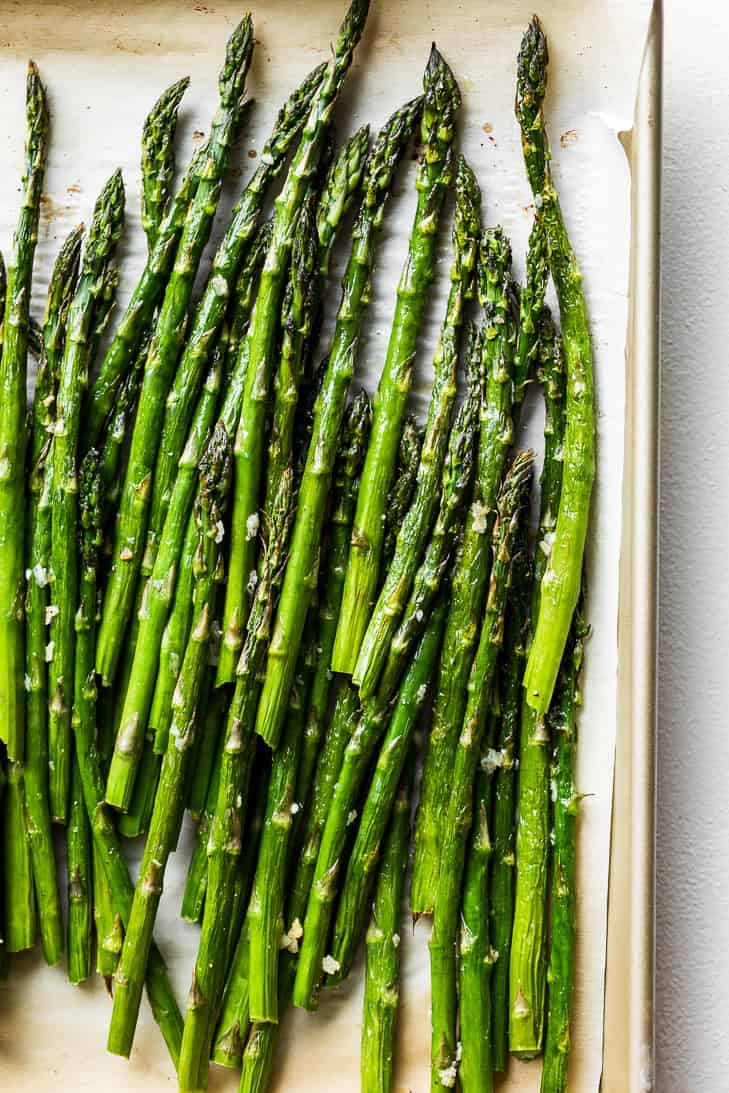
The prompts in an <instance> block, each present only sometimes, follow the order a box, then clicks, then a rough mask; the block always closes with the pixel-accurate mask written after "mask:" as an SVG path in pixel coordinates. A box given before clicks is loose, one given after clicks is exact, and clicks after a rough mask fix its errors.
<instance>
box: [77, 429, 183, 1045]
mask: <svg viewBox="0 0 729 1093" xmlns="http://www.w3.org/2000/svg"><path fill="white" fill-rule="evenodd" d="M99 459H100V457H99V455H98V453H97V452H96V449H94V448H92V449H90V450H89V452H88V453H87V455H86V456H85V457H84V460H83V463H82V467H81V483H82V489H81V494H80V503H81V506H82V508H81V529H82V547H81V554H82V563H83V564H82V567H81V582H80V610H79V613H78V617H77V622H78V626H79V647H78V649H77V657H76V672H77V677H78V683H77V687H76V706H75V711H74V718H73V732H74V737H75V741H76V759H77V763H78V769H79V774H80V777H81V788H82V792H83V798H84V803H85V805H86V812H87V814H88V817H89V820H90V823H91V833H92V836H93V840H94V846H95V848H96V850H97V860H100V861H101V863H102V866H103V868H104V871H105V873H106V878H107V881H108V884H109V887H110V889H111V894H112V899H113V903H114V906H115V908H116V911H117V913H118V915H119V917H120V919H121V922H122V924H123V925H126V924H127V923H128V922H129V914H130V911H131V907H132V899H133V896H134V882H133V881H132V878H131V876H130V874H129V869H128V867H127V864H126V861H125V858H124V854H123V852H122V849H121V845H120V842H119V837H118V835H117V833H116V829H115V827H114V822H113V820H112V817H111V812H110V810H109V808H108V806H107V805H106V804H105V802H104V778H103V775H102V772H101V764H100V760H99V751H98V748H97V741H96V723H95V717H94V703H95V698H96V686H95V676H94V673H93V671H92V668H93V663H94V641H95V631H96V591H95V588H96V578H97V573H98V546H99V542H100V541H101V534H100V529H99V525H98V519H99V514H100V512H101V510H102V509H103V504H102V500H101V498H99V497H98V491H99V489H100V481H101V477H100V471H99ZM84 665H87V666H89V667H88V669H87V674H86V675H84V674H83V667H84ZM147 992H148V994H149V999H150V1003H151V1005H152V1012H153V1014H154V1017H155V1020H156V1021H157V1022H158V1024H159V1026H160V1029H161V1031H162V1035H163V1036H164V1038H165V1042H166V1044H167V1047H168V1049H169V1051H170V1055H171V1056H172V1059H173V1061H174V1062H175V1064H177V1060H178V1058H179V1051H180V1041H181V1037H182V1016H181V1014H180V1012H179V1010H178V1008H177V1004H176V1002H175V996H174V993H173V991H172V986H171V984H170V982H169V980H168V978H167V970H166V968H165V965H164V961H163V959H162V956H161V954H160V952H159V950H158V949H157V947H156V946H155V945H153V946H152V948H151V950H150V954H149V961H148V964H147Z"/></svg>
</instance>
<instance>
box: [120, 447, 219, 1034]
mask: <svg viewBox="0 0 729 1093" xmlns="http://www.w3.org/2000/svg"><path fill="white" fill-rule="evenodd" d="M229 479H230V449H229V446H228V444H227V438H226V441H225V443H222V444H221V445H220V446H219V447H217V446H215V445H211V446H210V448H209V449H208V452H207V455H206V458H205V460H204V462H203V464H202V465H201V467H200V493H199V498H198V502H197V505H196V523H197V532H198V544H197V552H196V556H195V563H194V565H195V594H194V603H193V624H192V629H191V631H190V637H189V639H188V642H187V647H186V649H185V655H184V658H183V661H182V666H181V668H180V676H179V679H178V681H177V687H176V689H175V694H174V696H173V700H172V701H173V716H172V724H171V726H170V732H169V742H168V745H167V751H166V752H165V755H164V759H163V761H162V770H161V772H160V780H159V788H158V790H157V795H156V797H155V802H154V810H153V812H152V817H151V820H150V826H149V834H148V836H147V841H146V843H145V847H144V856H143V858H142V865H141V868H140V871H139V878H138V880H137V885H136V889H135V893H134V901H133V903H132V911H131V915H130V917H129V922H128V923H127V930H126V935H125V938H124V946H123V948H122V952H121V958H120V960H119V967H118V969H117V972H116V975H115V977H114V982H115V988H116V989H115V991H114V1007H113V1010H112V1015H111V1024H110V1026H109V1039H108V1043H107V1047H108V1050H109V1051H111V1052H113V1053H114V1054H117V1055H124V1056H128V1055H129V1053H130V1051H131V1047H132V1042H133V1039H134V1030H135V1028H136V1023H137V1017H138V1014H139V1006H140V1003H141V1000H142V986H143V983H144V972H145V968H146V966H147V957H148V954H149V948H150V945H151V943H152V931H153V929H154V921H155V918H156V914H157V908H158V906H159V901H160V898H161V896H162V886H163V883H164V874H165V869H166V866H167V860H168V858H169V855H170V853H171V852H172V850H173V849H174V848H175V846H176V845H177V839H178V837H179V832H180V826H181V824H182V815H183V812H184V803H185V798H184V792H183V790H184V782H185V775H186V767H187V764H188V761H189V757H190V754H191V749H192V743H193V740H194V736H195V731H196V723H197V711H198V700H199V697H200V691H201V688H202V685H203V680H204V678H205V672H206V668H207V663H208V645H209V642H210V630H211V626H212V623H213V620H214V618H215V611H216V607H215V599H216V597H215V592H216V585H217V584H218V583H219V582H220V580H221V579H222V557H223V555H222V548H221V541H220V535H219V529H220V527H222V526H223V525H222V521H223V517H224V514H225V504H226V498H227V494H228V488H229Z"/></svg>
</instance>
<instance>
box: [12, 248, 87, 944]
mask: <svg viewBox="0 0 729 1093" xmlns="http://www.w3.org/2000/svg"><path fill="white" fill-rule="evenodd" d="M81 236H82V230H81V229H80V228H76V229H74V230H73V231H72V232H71V233H70V235H69V236H68V238H67V239H66V241H65V243H64V244H63V246H62V247H61V250H60V252H59V255H58V258H57V260H56V264H55V266H54V269H53V274H52V276H51V281H50V285H49V289H48V299H47V303H46V314H45V318H44V321H43V353H42V356H41V364H40V369H39V371H38V376H37V380H36V390H35V401H34V404H33V425H32V433H31V444H30V459H31V466H30V471H29V483H28V492H29V498H28V501H29V504H28V510H29V511H28V518H27V524H28V540H29V543H28V553H27V558H28V562H27V568H28V569H29V570H30V577H29V578H28V582H27V588H26V600H25V620H26V623H25V669H26V676H27V693H26V706H25V718H26V744H27V749H26V750H27V758H26V764H25V811H26V824H27V829H28V840H29V842H30V854H31V862H32V865H33V880H34V882H35V889H36V894H37V899H38V924H39V927H40V936H41V944H42V946H43V956H44V957H45V960H46V963H47V964H56V963H58V961H59V960H60V958H61V954H62V952H63V945H64V935H63V916H62V913H61V902H60V898H59V891H58V881H57V879H56V859H55V854H54V852H53V839H52V834H51V818H50V809H49V803H48V673H47V668H46V657H45V654H46V640H47V639H46V608H47V607H48V566H49V561H50V558H49V556H50V541H51V505H50V500H51V499H50V486H51V475H52V460H51V454H50V449H51V444H52V429H53V419H54V403H55V394H56V382H57V379H58V366H59V362H60V358H61V356H62V354H63V338H64V333H65V324H66V319H67V315H68V307H69V303H70V300H71V297H72V295H73V293H74V289H75V284H76V276H77V273H78V264H79V256H80V250H81Z"/></svg>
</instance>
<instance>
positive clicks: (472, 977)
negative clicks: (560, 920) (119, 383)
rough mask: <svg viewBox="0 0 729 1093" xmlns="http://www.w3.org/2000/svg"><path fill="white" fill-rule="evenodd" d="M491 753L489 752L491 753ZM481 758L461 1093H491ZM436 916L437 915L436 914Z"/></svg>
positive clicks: (487, 786) (464, 937) (467, 889)
mask: <svg viewBox="0 0 729 1093" xmlns="http://www.w3.org/2000/svg"><path fill="white" fill-rule="evenodd" d="M487 751H488V748H487ZM485 762H488V755H482V758H481V765H480V769H479V770H478V772H477V774H476V785H475V793H474V802H473V825H472V827H471V834H470V837H469V840H468V849H467V851H466V863H465V870H464V875H463V895H462V901H461V928H460V939H459V945H458V955H459V963H458V982H459V998H460V1012H459V1018H460V1038H461V1060H460V1065H459V1068H458V1078H459V1088H460V1089H461V1090H462V1091H463V1093H492V1090H493V1088H494V1082H493V1058H492V1029H491V1023H492V1013H491V967H492V965H493V962H494V959H495V953H494V950H493V949H492V947H491V944H490V941H489V911H490V907H489V884H488V881H489V862H490V859H491V851H492V847H491V835H490V832H489V811H490V805H491V771H490V770H488V769H484V763H485ZM437 913H438V911H437V910H436V914H437Z"/></svg>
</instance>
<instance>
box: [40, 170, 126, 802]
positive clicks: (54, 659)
mask: <svg viewBox="0 0 729 1093" xmlns="http://www.w3.org/2000/svg"><path fill="white" fill-rule="evenodd" d="M123 215H124V184H123V182H122V177H121V172H120V171H115V172H114V174H113V175H112V176H111V178H110V179H109V181H108V182H107V183H106V185H105V186H104V188H103V189H102V191H101V193H100V195H99V198H98V200H97V202H96V206H95V208H94V215H93V219H92V222H91V228H90V230H89V235H88V239H87V241H86V247H85V250H84V254H83V259H82V262H81V273H80V276H79V281H78V286H77V288H76V292H75V295H74V297H73V300H72V301H71V305H70V308H69V312H68V323H67V328H66V340H65V345H64V351H63V359H62V361H61V364H60V370H59V377H58V394H57V398H56V422H55V428H54V438H53V481H52V487H51V506H52V509H51V582H52V583H51V595H52V599H53V607H54V608H57V609H58V610H57V611H55V610H54V611H53V612H52V613H51V625H50V643H49V647H50V650H51V657H50V665H49V670H48V693H49V699H50V702H49V708H48V754H49V770H50V778H49V791H50V804H51V814H52V816H53V818H54V819H56V820H59V821H61V822H65V820H66V816H67V806H68V794H69V787H70V780H71V759H72V755H71V707H72V705H73V685H74V646H75V627H74V614H75V611H76V605H77V602H78V563H77V557H76V550H75V543H76V537H77V534H78V460H79V445H80V431H81V404H82V399H83V394H84V391H85V389H86V386H87V383H88V373H89V366H90V361H89V355H88V339H89V333H90V329H91V324H92V322H93V318H94V311H95V309H96V305H97V300H98V292H99V290H100V287H101V286H102V285H103V278H104V271H105V269H106V268H107V264H108V262H109V258H110V255H111V253H112V252H113V250H114V248H115V246H116V244H117V241H118V239H119V236H120V234H121V229H122V219H123ZM49 613H50V612H49Z"/></svg>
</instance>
